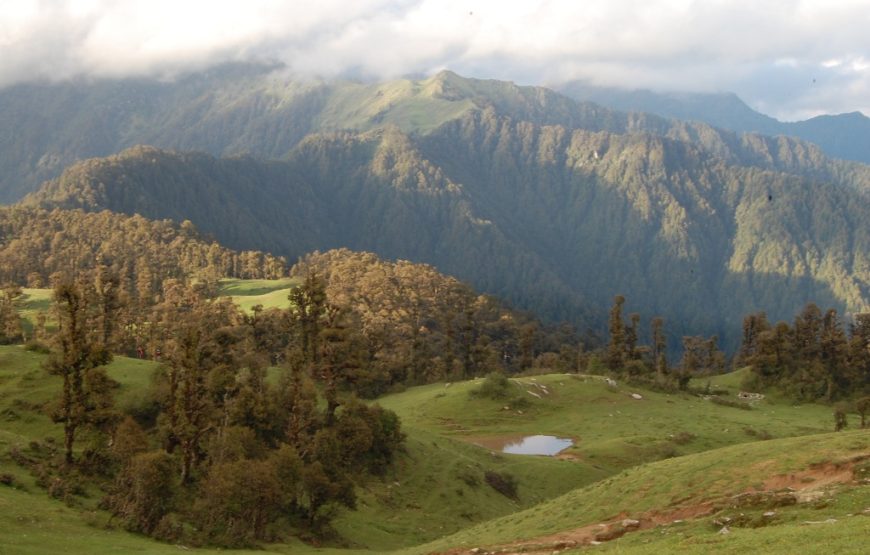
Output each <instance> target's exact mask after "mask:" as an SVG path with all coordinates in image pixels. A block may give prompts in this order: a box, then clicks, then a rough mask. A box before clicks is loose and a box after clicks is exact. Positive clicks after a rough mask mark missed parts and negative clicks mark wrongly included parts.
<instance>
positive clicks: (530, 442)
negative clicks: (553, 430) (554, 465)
mask: <svg viewBox="0 0 870 555" xmlns="http://www.w3.org/2000/svg"><path fill="white" fill-rule="evenodd" d="M572 445H574V441H573V440H571V439H569V438H564V437H556V436H543V435H536V436H526V437H524V438H521V439H519V440H518V441H512V442H510V443H506V444H505V445H504V447H503V448H502V452H503V453H511V454H513V455H549V456H553V455H556V454H558V453H559V452H560V451H563V450H565V449H567V448H568V447H571V446H572Z"/></svg>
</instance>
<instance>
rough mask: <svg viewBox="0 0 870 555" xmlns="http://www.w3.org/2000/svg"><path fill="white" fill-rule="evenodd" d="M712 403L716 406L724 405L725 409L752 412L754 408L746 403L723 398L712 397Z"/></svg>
mask: <svg viewBox="0 0 870 555" xmlns="http://www.w3.org/2000/svg"><path fill="white" fill-rule="evenodd" d="M710 401H711V402H712V403H714V404H716V405H722V406H723V407H731V408H735V409H740V410H752V406H751V405H750V404H749V403H744V402H742V401H732V400H731V399H723V398H722V397H718V396H713V397H710Z"/></svg>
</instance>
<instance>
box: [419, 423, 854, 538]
mask: <svg viewBox="0 0 870 555" xmlns="http://www.w3.org/2000/svg"><path fill="white" fill-rule="evenodd" d="M857 454H863V455H870V432H868V431H866V430H859V431H852V432H843V433H828V434H821V435H816V436H812V437H806V438H803V437H802V438H787V439H781V440H774V441H769V442H755V443H750V444H743V445H734V446H731V447H725V448H722V449H716V450H713V451H709V452H705V453H699V454H695V455H692V456H689V457H679V458H675V459H670V460H666V461H660V462H657V463H651V464H647V465H642V466H639V467H635V468H632V469H628V470H626V471H624V472H622V473H620V474H618V475H615V476H613V477H611V478H608V479H606V480H603V481H601V482H598V483H596V484H593V485H591V486H588V487H585V488H581V489H578V490H575V491H572V492H570V493H568V494H566V495H564V496H561V497H559V498H556V499H553V500H551V501H548V502H546V503H543V504H541V505H539V506H536V507H534V508H532V509H530V510H527V511H523V512H519V513H515V514H512V515H509V516H507V517H503V518H500V519H496V520H493V521H489V522H485V523H483V524H481V525H478V526H475V527H472V528H469V529H467V530H463V531H462V532H460V533H459V534H456V535H454V536H452V537H448V538H444V539H441V540H438V541H436V542H433V543H431V544H428V545H426V546H422V547H418V548H415V549H414V550H411V551H413V552H419V553H424V552H429V551H432V550H443V549H446V548H448V547H451V546H462V545H465V546H468V547H473V546H474V545H489V544H498V543H502V542H508V541H511V540H517V539H521V538H523V539H525V538H535V537H538V536H545V535H547V534H553V533H556V532H563V531H566V530H571V529H576V528H579V527H581V526H584V525H589V524H595V523H597V522H602V521H607V520H610V519H613V518H623V516H640V515H641V514H642V513H644V512H647V511H652V510H665V509H676V508H680V507H690V506H695V505H697V504H700V503H703V502H710V501H718V500H722V499H725V498H728V497H729V496H731V495H734V494H737V493H740V492H743V491H748V490H752V489H755V488H760V487H761V483H762V482H763V481H764V479H766V478H769V477H771V476H775V475H780V474H786V475H787V474H789V473H794V472H796V471H799V470H802V469H805V468H808V467H809V466H811V465H818V464H824V463H837V462H839V461H844V460H847V459H849V458H850V457H853V456H855V455H857ZM868 489H870V488H868V487H867V486H866V485H865V486H860V487H856V488H852V489H846V490H845V492H846V493H845V494H844V495H843V496H841V497H835V500H836V502H835V504H834V505H828V506H826V507H823V509H811V508H809V507H808V506H804V505H798V506H795V507H793V508H789V509H780V510H779V512H780V513H781V516H780V517H779V518H780V523H782V524H785V525H786V526H787V527H786V528H782V529H777V528H776V527H770V528H766V529H765V531H764V533H763V534H762V535H761V536H760V537H759V538H760V539H759V540H755V539H753V536H752V535H753V534H754V532H749V531H748V530H747V529H742V530H741V529H737V530H736V531H737V534H735V542H734V543H735V544H738V545H741V546H744V547H745V546H748V545H750V544H752V543H754V542H756V541H769V542H771V543H769V544H767V547H766V548H765V549H764V550H763V551H764V552H773V551H777V552H783V553H787V552H793V551H794V549H795V548H796V545H798V544H797V543H795V539H794V538H792V537H791V535H790V532H791V529H793V528H799V527H800V526H802V524H801V523H803V522H805V521H807V520H813V521H819V520H826V519H827V518H830V517H834V518H838V517H839V519H843V520H844V522H845V524H844V525H842V526H841V527H840V534H845V535H844V536H843V537H841V538H840V539H839V543H840V545H842V546H843V547H844V548H845V547H847V546H849V545H854V544H855V542H856V541H857V540H858V539H859V538H860V537H861V536H854V535H850V534H851V533H852V532H855V531H857V530H863V531H865V532H866V531H870V518H867V517H866V516H863V515H861V516H852V517H846V516H845V515H847V514H849V513H851V514H853V515H854V514H855V513H856V512H860V511H861V510H862V509H863V508H864V507H867V506H868V503H870V491H868ZM760 511H761V510H759V511H758V512H760ZM735 512H739V511H731V512H730V514H734V513H735ZM746 512H747V513H749V512H750V509H746ZM851 519H854V520H851ZM819 529H820V530H822V529H824V528H819ZM717 530H718V528H714V527H713V526H711V519H709V518H707V519H704V520H702V521H700V522H686V523H685V525H684V526H680V527H677V529H676V530H674V529H672V528H670V527H664V529H654V530H652V531H648V532H645V533H642V534H639V535H632V534H630V535H628V536H626V537H625V538H623V539H622V540H620V541H619V542H618V543H616V544H612V545H609V546H608V549H609V550H611V551H616V552H622V548H623V547H629V546H630V547H631V549H632V550H633V551H631V552H637V553H654V552H659V553H661V552H667V551H668V549H669V548H668V547H665V546H670V548H675V546H677V545H683V544H688V545H693V546H694V548H695V550H696V551H703V550H708V549H709V544H719V543H723V542H729V541H731V536H730V535H729V536H728V537H725V536H722V537H719V538H717V537H716V534H715V533H716V531H717ZM803 535H804V536H805V535H806V534H803ZM660 536H666V537H660ZM799 536H800V535H799ZM652 540H655V543H654V544H652V545H647V544H645V543H644V541H646V542H651V541H652ZM796 541H798V542H799V541H800V539H798V540H796ZM659 542H662V543H659ZM827 548H828V546H825V549H826V550H827ZM663 550H664V551H663ZM734 552H739V550H737V551H734ZM825 552H837V553H839V552H841V551H829V550H827V551H825Z"/></svg>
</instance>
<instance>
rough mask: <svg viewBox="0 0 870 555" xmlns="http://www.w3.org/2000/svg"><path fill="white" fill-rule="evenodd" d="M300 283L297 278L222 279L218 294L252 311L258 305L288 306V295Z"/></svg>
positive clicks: (264, 306) (268, 306) (269, 306)
mask: <svg viewBox="0 0 870 555" xmlns="http://www.w3.org/2000/svg"><path fill="white" fill-rule="evenodd" d="M297 285H299V280H298V279H296V278H284V279H222V280H221V281H220V284H219V289H218V294H220V295H222V296H226V297H230V298H231V299H233V302H234V303H236V304H237V305H239V307H241V309H242V310H244V311H246V312H250V311H251V309H252V308H253V307H255V306H256V305H261V306H262V307H263V308H287V307H288V306H290V301H289V300H288V299H287V295H289V294H290V290H291V289H293V288H294V287H296V286H297Z"/></svg>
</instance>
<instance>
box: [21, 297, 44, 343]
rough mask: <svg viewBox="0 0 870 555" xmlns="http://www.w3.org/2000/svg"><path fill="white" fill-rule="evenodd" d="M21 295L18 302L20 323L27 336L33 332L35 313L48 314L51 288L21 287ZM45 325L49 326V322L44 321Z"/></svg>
mask: <svg viewBox="0 0 870 555" xmlns="http://www.w3.org/2000/svg"><path fill="white" fill-rule="evenodd" d="M21 292H22V294H23V296H22V298H21V300H20V301H19V303H20V309H19V313H20V314H21V319H22V325H23V326H24V332H25V333H26V334H27V336H28V337H30V335H31V334H32V332H33V326H34V324H35V323H36V315H37V313H39V312H45V313H46V314H48V312H49V308H50V307H51V289H22V290H21ZM46 326H47V327H49V328H50V327H51V323H50V322H47V323H46Z"/></svg>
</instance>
